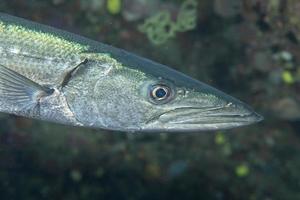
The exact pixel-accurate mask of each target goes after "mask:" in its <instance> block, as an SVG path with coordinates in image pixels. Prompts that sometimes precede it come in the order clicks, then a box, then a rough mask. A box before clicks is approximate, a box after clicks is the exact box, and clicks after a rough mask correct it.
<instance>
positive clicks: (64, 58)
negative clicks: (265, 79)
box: [0, 14, 262, 132]
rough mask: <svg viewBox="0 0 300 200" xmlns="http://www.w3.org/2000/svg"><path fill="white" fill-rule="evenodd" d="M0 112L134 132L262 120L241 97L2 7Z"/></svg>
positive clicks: (214, 127) (213, 127)
mask: <svg viewBox="0 0 300 200" xmlns="http://www.w3.org/2000/svg"><path fill="white" fill-rule="evenodd" d="M0 111H1V112H5V113H10V114H15V115H19V116H25V117H30V118H35V119H41V120H47V121H52V122H57V123H62V124H67V125H75V126H84V127H93V128H101V129H110V130H119V131H133V132H134V131H139V132H159V131H175V132H176V131H201V130H217V129H228V128H233V127H238V126H242V125H248V124H252V123H254V122H258V121H261V120H262V117H261V116H260V115H258V114H257V113H255V112H254V111H253V110H252V109H251V108H250V107H249V106H247V105H246V104H244V103H242V102H241V101H239V100H237V99H235V98H233V97H231V96H229V95H227V94H225V93H223V92H221V91H219V90H217V89H215V88H213V87H211V86H208V85H206V84H204V83H202V82H200V81H197V80H194V79H192V78H190V77H188V76H186V75H184V74H182V73H180V72H177V71H175V70H173V69H171V68H168V67H166V66H164V65H161V64H158V63H156V62H153V61H150V60H148V59H145V58H141V57H139V56H136V55H134V54H131V53H128V52H126V51H124V50H121V49H117V48H114V47H112V46H109V45H105V44H102V43H99V42H96V41H93V40H89V39H86V38H84V37H81V36H78V35H75V34H72V33H68V32H65V31H61V30H57V29H55V28H51V27H48V26H45V25H40V24H37V23H34V22H30V21H27V20H25V19H21V18H17V17H14V16H10V15H7V14H0Z"/></svg>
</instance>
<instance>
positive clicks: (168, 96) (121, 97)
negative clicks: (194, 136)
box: [66, 58, 262, 132]
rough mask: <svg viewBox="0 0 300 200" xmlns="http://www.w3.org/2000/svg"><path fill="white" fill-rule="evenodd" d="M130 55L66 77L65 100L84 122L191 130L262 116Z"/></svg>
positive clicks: (150, 129) (246, 121) (222, 126)
mask: <svg viewBox="0 0 300 200" xmlns="http://www.w3.org/2000/svg"><path fill="white" fill-rule="evenodd" d="M127 60H129V59H127ZM132 60H134V58H131V59H130V61H131V63H125V62H122V66H121V67H116V68H114V69H112V70H111V71H110V72H109V73H107V74H105V75H103V74H101V72H97V71H95V69H99V68H97V67H93V66H91V67H90V68H89V69H90V70H87V69H84V71H86V73H85V75H83V76H78V77H81V78H82V79H81V80H78V81H76V78H74V79H73V80H71V81H70V83H69V85H68V86H67V88H66V95H67V96H70V98H68V101H69V105H70V107H71V110H72V111H73V113H74V115H75V117H76V118H77V119H79V120H80V121H81V122H82V123H83V124H84V125H85V126H92V127H96V128H99V127H100V128H105V129H112V130H121V131H139V132H160V131H163V132H185V131H189V132H194V131H204V130H219V129H229V128H234V127H239V126H243V125H248V124H252V123H254V122H258V121H261V120H262V117H261V116H260V115H259V114H257V113H256V112H254V111H253V109H251V108H250V107H249V106H248V105H246V104H245V103H243V102H241V101H239V100H237V99H235V98H234V97H231V96H230V95H227V94H225V93H223V92H221V91H219V90H217V89H215V88H213V87H211V86H209V85H207V84H205V83H202V82H200V81H197V80H195V79H193V78H191V77H189V76H187V75H184V74H182V73H180V72H178V71H175V70H173V69H171V68H169V67H166V66H164V65H161V64H157V63H154V62H152V61H149V60H146V59H143V60H142V62H140V61H141V60H140V58H136V59H135V60H136V61H137V62H134V63H132ZM119 62H121V61H119ZM127 66H135V67H127ZM98 74H99V75H98ZM93 77H96V78H95V82H93V80H92V79H93ZM77 84H79V85H77ZM82 84H84V85H82ZM72 85H73V86H72ZM72 88H75V90H76V91H78V88H85V89H84V90H83V92H82V93H80V94H79V93H77V96H76V97H74V96H73V95H74V94H75V93H76V91H75V90H74V89H72ZM71 101H72V102H71ZM83 101H84V102H83Z"/></svg>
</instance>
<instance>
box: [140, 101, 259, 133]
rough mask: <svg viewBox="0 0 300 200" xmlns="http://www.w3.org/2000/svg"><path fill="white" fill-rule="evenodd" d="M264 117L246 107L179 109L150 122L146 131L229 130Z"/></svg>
mask: <svg viewBox="0 0 300 200" xmlns="http://www.w3.org/2000/svg"><path fill="white" fill-rule="evenodd" d="M262 120H263V117H262V116H261V115H259V114H257V113H256V112H254V111H253V110H252V109H251V108H249V107H248V106H246V105H233V104H226V105H223V106H213V107H206V108H203V107H191V106H188V107H178V108H174V109H170V110H168V111H166V112H164V113H162V114H160V115H159V116H156V117H155V118H153V119H151V120H149V121H148V122H147V124H146V127H145V128H146V129H149V130H163V131H179V132H181V131H203V130H219V129H229V128H234V127H239V126H244V125H249V124H253V123H256V122H259V121H262Z"/></svg>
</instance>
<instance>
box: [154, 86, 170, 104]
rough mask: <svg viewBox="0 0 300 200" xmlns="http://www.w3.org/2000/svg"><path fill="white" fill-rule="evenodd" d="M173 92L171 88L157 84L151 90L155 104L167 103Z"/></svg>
mask: <svg viewBox="0 0 300 200" xmlns="http://www.w3.org/2000/svg"><path fill="white" fill-rule="evenodd" d="M171 93H172V90H171V88H170V87H168V86H166V85H163V84H157V85H153V86H151V88H150V97H151V99H152V100H153V101H154V102H155V103H166V101H168V100H169V99H170V97H171Z"/></svg>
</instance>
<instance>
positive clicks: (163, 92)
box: [155, 88, 167, 98]
mask: <svg viewBox="0 0 300 200" xmlns="http://www.w3.org/2000/svg"><path fill="white" fill-rule="evenodd" d="M166 95H167V92H166V90H165V89H164V88H159V89H157V90H156V92H155V96H156V97H157V98H164V97H165V96H166Z"/></svg>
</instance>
